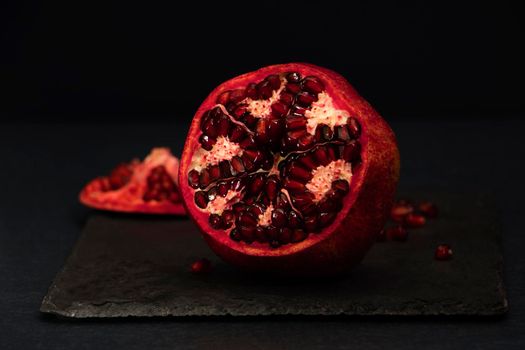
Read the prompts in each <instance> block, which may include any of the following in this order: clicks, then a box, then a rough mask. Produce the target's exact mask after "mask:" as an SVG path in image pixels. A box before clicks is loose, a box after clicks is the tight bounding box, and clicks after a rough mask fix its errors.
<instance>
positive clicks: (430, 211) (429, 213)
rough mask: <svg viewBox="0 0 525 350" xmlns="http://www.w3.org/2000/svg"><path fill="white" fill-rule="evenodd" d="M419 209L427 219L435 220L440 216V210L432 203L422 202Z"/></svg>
mask: <svg viewBox="0 0 525 350" xmlns="http://www.w3.org/2000/svg"><path fill="white" fill-rule="evenodd" d="M417 209H418V210H419V212H420V213H421V214H423V215H425V216H426V217H427V218H435V217H437V216H438V208H437V207H436V205H435V204H434V203H431V202H421V203H419V205H418V207H417Z"/></svg>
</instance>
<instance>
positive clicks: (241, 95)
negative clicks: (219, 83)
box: [230, 89, 246, 103]
mask: <svg viewBox="0 0 525 350" xmlns="http://www.w3.org/2000/svg"><path fill="white" fill-rule="evenodd" d="M245 98H246V92H245V90H244V89H236V90H233V91H232V92H231V93H230V101H231V102H233V103H238V102H241V101H242V100H244V99H245Z"/></svg>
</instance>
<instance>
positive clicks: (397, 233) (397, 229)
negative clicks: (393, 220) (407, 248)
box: [385, 225, 408, 242]
mask: <svg viewBox="0 0 525 350" xmlns="http://www.w3.org/2000/svg"><path fill="white" fill-rule="evenodd" d="M385 232H386V236H387V237H388V238H389V239H391V240H393V241H399V242H404V241H406V240H407V239H408V231H407V230H406V229H405V228H404V227H403V226H400V225H398V226H393V227H389V228H387V229H386V230H385Z"/></svg>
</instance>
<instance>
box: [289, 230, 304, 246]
mask: <svg viewBox="0 0 525 350" xmlns="http://www.w3.org/2000/svg"><path fill="white" fill-rule="evenodd" d="M307 235H308V234H307V233H306V232H304V230H303V229H300V228H297V229H295V230H293V232H292V237H291V238H290V241H291V242H293V243H298V242H301V241H304V240H305V239H306V237H307Z"/></svg>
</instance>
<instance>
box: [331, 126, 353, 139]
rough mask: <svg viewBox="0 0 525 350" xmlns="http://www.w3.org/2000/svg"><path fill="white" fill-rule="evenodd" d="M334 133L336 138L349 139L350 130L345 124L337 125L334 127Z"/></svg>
mask: <svg viewBox="0 0 525 350" xmlns="http://www.w3.org/2000/svg"><path fill="white" fill-rule="evenodd" d="M335 135H336V137H337V139H338V140H341V141H348V140H350V139H351V136H350V132H349V131H348V128H347V127H346V125H339V126H336V127H335Z"/></svg>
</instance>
